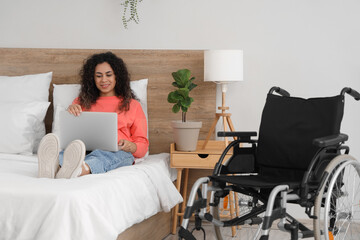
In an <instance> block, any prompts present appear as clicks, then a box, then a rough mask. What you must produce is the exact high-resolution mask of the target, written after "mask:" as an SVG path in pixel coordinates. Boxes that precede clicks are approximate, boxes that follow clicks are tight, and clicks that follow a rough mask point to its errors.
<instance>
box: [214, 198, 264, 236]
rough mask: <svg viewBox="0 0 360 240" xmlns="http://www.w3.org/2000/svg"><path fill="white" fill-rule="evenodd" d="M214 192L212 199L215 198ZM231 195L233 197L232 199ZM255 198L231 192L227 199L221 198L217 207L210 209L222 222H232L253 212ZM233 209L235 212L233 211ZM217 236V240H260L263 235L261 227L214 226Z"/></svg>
mask: <svg viewBox="0 0 360 240" xmlns="http://www.w3.org/2000/svg"><path fill="white" fill-rule="evenodd" d="M213 194H214V192H212V196H211V198H213ZM230 194H232V196H231V197H230ZM252 204H253V198H252V197H251V196H248V195H245V194H241V193H237V192H230V193H229V195H228V196H227V197H225V198H221V199H220V202H219V204H218V205H217V206H212V207H211V208H210V211H211V214H212V215H213V217H214V218H215V219H218V220H220V221H226V220H230V219H231V218H234V217H235V215H236V216H243V215H245V214H248V213H250V211H251V210H252ZM231 208H233V210H231ZM214 231H215V236H216V237H217V240H228V239H234V237H236V239H254V240H255V239H259V238H260V235H261V224H260V225H252V226H250V225H242V226H234V227H218V226H216V225H214Z"/></svg>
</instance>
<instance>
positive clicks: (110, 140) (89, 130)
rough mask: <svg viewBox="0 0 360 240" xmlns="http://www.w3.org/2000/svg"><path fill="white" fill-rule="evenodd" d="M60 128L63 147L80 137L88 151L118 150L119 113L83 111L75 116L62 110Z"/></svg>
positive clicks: (61, 145)
mask: <svg viewBox="0 0 360 240" xmlns="http://www.w3.org/2000/svg"><path fill="white" fill-rule="evenodd" d="M59 128H60V136H59V138H60V147H61V149H65V148H66V146H67V145H68V144H69V143H70V142H71V141H73V140H76V139H79V140H81V141H83V142H84V143H85V146H86V151H92V150H95V149H101V150H106V151H111V152H115V151H118V136H117V133H118V129H117V113H109V112H82V113H81V114H80V116H77V117H75V116H74V115H72V114H70V113H68V112H67V111H62V112H60V114H59Z"/></svg>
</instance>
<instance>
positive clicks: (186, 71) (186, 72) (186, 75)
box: [177, 69, 191, 82]
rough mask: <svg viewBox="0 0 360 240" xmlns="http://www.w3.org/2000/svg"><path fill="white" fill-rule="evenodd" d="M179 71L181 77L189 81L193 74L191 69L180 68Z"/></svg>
mask: <svg viewBox="0 0 360 240" xmlns="http://www.w3.org/2000/svg"><path fill="white" fill-rule="evenodd" d="M177 73H178V74H179V76H180V77H181V79H182V80H183V81H186V82H187V81H189V79H190V76H191V72H190V70H189V69H180V70H178V71H177Z"/></svg>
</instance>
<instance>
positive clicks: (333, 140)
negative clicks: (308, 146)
mask: <svg viewBox="0 0 360 240" xmlns="http://www.w3.org/2000/svg"><path fill="white" fill-rule="evenodd" d="M348 138H349V137H348V135H346V134H343V133H340V134H337V135H331V136H326V137H321V138H316V139H314V141H313V144H314V145H315V146H317V147H328V146H333V145H337V144H339V143H342V142H345V141H347V140H348Z"/></svg>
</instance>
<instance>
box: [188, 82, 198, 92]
mask: <svg viewBox="0 0 360 240" xmlns="http://www.w3.org/2000/svg"><path fill="white" fill-rule="evenodd" d="M195 87H197V85H196V84H195V83H191V84H190V86H189V91H191V90H193V89H194V88H195Z"/></svg>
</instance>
